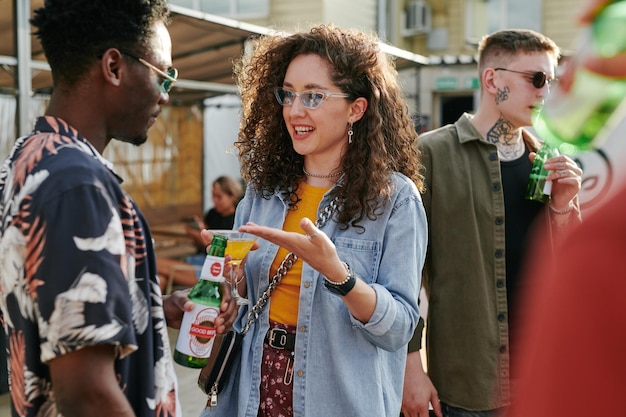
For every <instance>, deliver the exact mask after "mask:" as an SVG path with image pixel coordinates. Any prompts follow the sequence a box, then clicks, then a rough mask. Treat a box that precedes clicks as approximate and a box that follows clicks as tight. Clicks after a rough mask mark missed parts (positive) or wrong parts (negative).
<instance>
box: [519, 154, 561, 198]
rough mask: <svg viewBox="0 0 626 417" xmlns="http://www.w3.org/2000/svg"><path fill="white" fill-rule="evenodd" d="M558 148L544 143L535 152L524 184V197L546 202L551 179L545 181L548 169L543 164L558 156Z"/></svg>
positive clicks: (549, 192)
mask: <svg viewBox="0 0 626 417" xmlns="http://www.w3.org/2000/svg"><path fill="white" fill-rule="evenodd" d="M558 155H559V150H558V149H556V148H553V147H552V146H550V145H549V144H547V143H544V144H543V146H542V147H541V148H539V150H538V151H537V153H536V154H535V160H534V162H533V167H532V168H531V170H530V176H529V177H528V185H527V186H526V199H527V200H534V201H540V202H542V203H547V202H548V200H549V199H550V194H551V193H552V181H546V176H547V175H548V171H547V170H546V169H545V168H544V167H543V164H544V163H545V162H546V161H547V160H548V159H550V158H552V157H553V156H558Z"/></svg>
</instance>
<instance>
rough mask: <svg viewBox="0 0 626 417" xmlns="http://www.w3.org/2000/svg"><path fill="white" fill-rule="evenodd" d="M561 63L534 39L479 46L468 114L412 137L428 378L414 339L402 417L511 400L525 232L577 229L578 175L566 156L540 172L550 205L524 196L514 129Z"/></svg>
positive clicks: (518, 37) (478, 409)
mask: <svg viewBox="0 0 626 417" xmlns="http://www.w3.org/2000/svg"><path fill="white" fill-rule="evenodd" d="M559 56H560V51H559V48H558V46H557V45H556V44H555V43H554V42H553V41H552V40H550V39H548V38H547V37H545V36H543V35H542V34H539V33H537V32H534V31H530V30H503V31H499V32H496V33H493V34H491V35H488V36H486V37H485V38H483V39H482V41H481V43H480V45H479V63H478V71H479V76H480V84H481V96H480V104H479V106H478V109H477V111H476V113H475V114H468V113H466V114H463V115H462V116H461V117H460V118H459V120H458V121H457V122H456V123H454V124H453V125H448V126H444V127H441V128H439V129H436V130H434V131H432V132H428V133H426V134H423V135H422V136H421V137H420V141H419V148H420V150H421V152H422V161H423V164H424V166H425V168H426V171H425V184H426V191H425V194H424V205H425V207H426V213H427V216H428V223H429V247H428V255H427V258H426V264H425V268H424V277H423V285H424V288H425V290H426V293H427V295H428V300H429V305H428V314H427V323H426V333H427V335H426V353H427V360H428V366H427V368H428V374H426V373H425V372H424V370H423V368H422V363H421V359H420V353H419V352H418V350H419V349H420V348H421V344H420V342H421V336H422V335H421V332H420V331H416V333H415V336H414V338H413V341H412V342H411V344H410V345H409V351H410V353H409V356H408V360H407V368H406V371H407V372H406V375H405V384H404V393H403V405H402V411H403V414H404V416H405V417H414V416H419V417H423V416H428V408H429V407H428V406H429V402H430V403H432V408H433V410H434V413H435V414H436V415H438V416H442V415H443V416H447V417H448V416H450V417H453V416H454V417H468V416H473V417H493V416H499V415H502V413H503V412H504V411H505V409H506V408H507V406H508V405H509V403H510V401H511V398H510V391H511V384H512V383H513V382H514V380H515V375H514V374H513V375H512V374H511V368H512V361H514V360H515V352H514V351H511V346H512V345H513V342H512V338H513V337H515V322H516V321H517V320H519V317H518V316H519V313H520V311H518V310H517V309H516V300H517V298H518V296H519V294H520V292H522V291H523V289H524V282H523V281H522V280H521V274H520V271H521V270H522V266H523V265H524V255H525V251H526V248H527V246H528V245H527V242H528V237H529V231H530V230H531V226H532V225H533V223H536V224H537V226H539V227H545V228H550V229H551V230H553V231H554V232H555V233H553V234H551V236H556V232H559V231H561V229H562V228H564V227H565V226H567V225H568V224H569V223H576V222H579V221H580V209H579V205H578V199H577V195H578V192H579V190H580V179H581V175H582V171H581V170H580V169H579V167H578V166H577V165H576V164H575V163H574V161H573V160H572V159H570V158H568V157H566V156H558V157H555V158H552V159H550V160H549V162H547V163H546V164H545V167H546V168H547V169H548V170H550V174H549V177H548V179H549V180H553V184H554V185H553V189H552V198H551V200H550V202H549V203H548V204H547V205H545V206H544V205H543V204H541V203H537V202H534V201H527V200H525V199H524V193H525V189H526V185H527V182H528V176H529V173H530V169H531V165H532V162H531V161H532V159H533V158H534V155H535V152H536V151H537V149H538V147H539V146H540V145H541V143H540V142H539V140H538V139H537V138H536V137H533V136H532V134H531V133H529V132H528V131H527V130H525V129H524V128H523V127H524V126H529V125H531V116H532V114H533V111H534V110H535V108H536V106H541V104H542V101H543V99H544V98H545V97H546V95H547V94H548V93H549V91H550V84H551V83H552V82H553V81H554V74H555V67H556V65H557V62H558V59H559ZM539 218H542V219H544V220H545V222H538V221H537V220H539ZM418 330H419V329H418Z"/></svg>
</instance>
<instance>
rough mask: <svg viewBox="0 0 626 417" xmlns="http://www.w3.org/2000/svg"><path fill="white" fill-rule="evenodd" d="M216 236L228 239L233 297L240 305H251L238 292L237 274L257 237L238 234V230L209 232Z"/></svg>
mask: <svg viewBox="0 0 626 417" xmlns="http://www.w3.org/2000/svg"><path fill="white" fill-rule="evenodd" d="M209 231H210V232H211V233H212V234H214V235H216V234H217V235H222V236H225V237H227V238H228V241H227V242H226V255H230V257H231V259H230V262H229V264H230V265H231V268H230V289H231V295H232V297H233V298H234V299H235V301H236V302H237V304H238V305H244V304H250V301H249V300H248V299H247V298H244V297H242V296H241V295H239V291H238V290H237V285H238V284H239V282H238V281H237V272H238V271H239V265H241V262H242V261H243V259H244V258H245V257H246V255H247V254H248V252H249V251H250V248H251V247H252V245H254V242H255V241H256V239H257V237H256V236H255V235H253V234H251V233H244V232H238V231H236V230H209Z"/></svg>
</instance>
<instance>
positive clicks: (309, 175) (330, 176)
mask: <svg viewBox="0 0 626 417" xmlns="http://www.w3.org/2000/svg"><path fill="white" fill-rule="evenodd" d="M302 171H304V175H306V176H307V177H315V178H333V177H338V176H339V175H341V174H343V171H337V172H333V173H332V174H328V175H320V174H311V173H310V172H307V171H306V169H304V167H302Z"/></svg>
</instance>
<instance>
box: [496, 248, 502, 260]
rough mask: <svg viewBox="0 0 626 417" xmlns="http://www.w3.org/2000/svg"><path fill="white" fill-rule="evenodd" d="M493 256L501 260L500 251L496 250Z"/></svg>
mask: <svg viewBox="0 0 626 417" xmlns="http://www.w3.org/2000/svg"><path fill="white" fill-rule="evenodd" d="M495 256H496V258H502V249H496V253H495Z"/></svg>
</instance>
